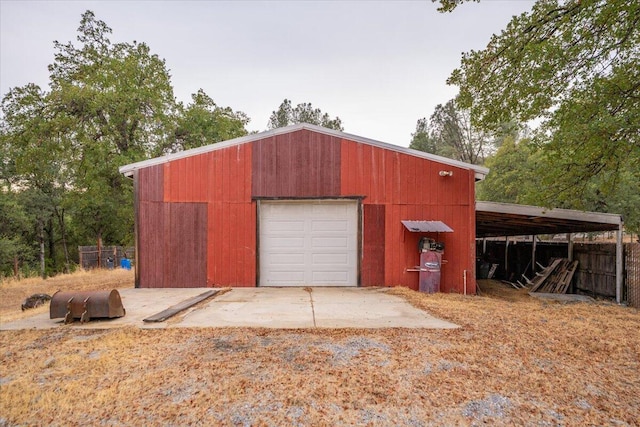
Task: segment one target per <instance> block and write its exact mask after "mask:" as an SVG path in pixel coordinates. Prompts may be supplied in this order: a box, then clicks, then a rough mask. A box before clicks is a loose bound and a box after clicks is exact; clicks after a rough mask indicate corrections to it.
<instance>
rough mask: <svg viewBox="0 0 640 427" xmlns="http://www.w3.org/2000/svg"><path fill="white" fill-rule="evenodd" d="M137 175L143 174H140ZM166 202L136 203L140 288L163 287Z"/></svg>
mask: <svg viewBox="0 0 640 427" xmlns="http://www.w3.org/2000/svg"><path fill="white" fill-rule="evenodd" d="M139 176H143V175H142V174H140V175H139ZM165 207H166V204H165V203H162V202H146V201H141V202H139V205H138V218H137V221H138V265H137V266H136V268H137V269H138V272H139V279H140V283H139V286H140V287H141V288H162V287H164V268H163V262H165V261H164V260H165V246H164V228H165V227H164V218H165Z"/></svg>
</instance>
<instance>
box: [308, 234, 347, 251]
mask: <svg viewBox="0 0 640 427" xmlns="http://www.w3.org/2000/svg"><path fill="white" fill-rule="evenodd" d="M348 247H349V242H348V238H347V237H346V236H345V237H313V238H312V239H311V248H312V249H314V248H318V249H333V250H336V251H339V250H345V249H347V248H348Z"/></svg>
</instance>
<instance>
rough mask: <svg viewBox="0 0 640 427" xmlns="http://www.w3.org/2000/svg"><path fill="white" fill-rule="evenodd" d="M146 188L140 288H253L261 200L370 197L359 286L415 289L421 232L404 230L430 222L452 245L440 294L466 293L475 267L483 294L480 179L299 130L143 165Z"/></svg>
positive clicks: (142, 199)
mask: <svg viewBox="0 0 640 427" xmlns="http://www.w3.org/2000/svg"><path fill="white" fill-rule="evenodd" d="M441 170H445V171H453V176H450V177H441V176H439V171H441ZM138 179H139V182H138V184H139V200H138V204H139V213H138V222H139V247H140V253H139V258H140V259H139V265H140V268H141V274H140V283H141V286H142V287H149V286H156V287H161V286H178V285H179V286H203V284H202V283H204V284H206V285H207V286H255V284H256V256H257V253H256V202H255V201H254V200H253V198H260V197H281V198H305V197H309V198H313V197H347V196H363V199H362V200H363V201H362V203H363V210H362V218H363V223H362V230H361V231H362V251H363V252H362V254H361V264H360V266H361V270H360V280H361V284H362V285H363V286H371V285H381V284H384V285H388V286H395V285H404V286H409V287H411V288H413V289H417V287H418V273H415V272H407V271H406V269H407V268H411V267H414V266H416V265H417V264H418V259H419V257H418V252H417V243H418V239H419V238H420V237H421V236H422V235H421V234H418V233H411V232H408V231H407V230H406V229H405V228H404V226H403V225H402V224H401V222H400V221H401V220H403V219H426V220H429V219H433V220H441V221H444V222H445V223H446V224H447V225H449V226H450V227H451V228H453V230H454V232H453V233H441V234H440V235H433V236H431V237H433V238H437V239H438V240H441V241H444V243H445V255H444V259H445V260H447V263H446V264H444V265H443V268H442V286H441V289H442V291H444V292H462V291H463V277H464V276H463V274H464V271H465V270H467V292H469V293H473V292H475V279H474V271H475V259H474V254H475V245H474V244H475V215H474V208H475V205H474V203H475V201H474V200H475V199H474V197H475V194H474V186H475V184H474V172H473V171H469V170H466V169H461V168H457V167H452V166H448V165H444V164H441V163H438V162H436V161H432V160H427V159H421V158H417V157H415V156H411V155H408V154H404V153H399V152H396V151H392V150H386V149H383V148H379V147H375V146H371V145H367V144H363V143H357V142H354V141H350V140H347V139H339V138H336V137H332V136H328V135H324V134H320V133H315V132H312V131H309V130H301V131H296V132H292V133H289V134H283V135H277V136H274V137H270V138H265V139H262V140H258V141H254V142H251V143H246V144H242V145H239V146H234V147H228V148H224V149H220V150H216V151H211V152H208V153H203V154H200V155H195V156H191V157H187V158H183V159H176V160H173V161H170V162H168V163H165V164H163V165H157V166H152V167H149V168H144V169H141V170H140V171H139V174H138ZM185 237H186V238H185ZM185 268H186V269H187V271H186V273H185ZM203 275H204V277H205V278H204V279H203ZM183 278H188V280H182V279H183ZM203 281H204V282H203Z"/></svg>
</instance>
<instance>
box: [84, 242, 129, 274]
mask: <svg viewBox="0 0 640 427" xmlns="http://www.w3.org/2000/svg"><path fill="white" fill-rule="evenodd" d="M134 254H135V249H134V248H133V247H123V246H102V247H101V248H100V251H98V247H97V246H78V258H79V263H80V266H82V268H84V269H86V270H90V269H93V268H117V267H120V266H121V263H122V260H123V259H127V260H129V262H128V263H127V262H125V265H126V264H128V265H129V266H131V265H132V264H133V258H134Z"/></svg>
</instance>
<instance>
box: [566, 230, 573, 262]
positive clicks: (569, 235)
mask: <svg viewBox="0 0 640 427" xmlns="http://www.w3.org/2000/svg"><path fill="white" fill-rule="evenodd" d="M567 258H568V259H569V261H573V234H572V233H567Z"/></svg>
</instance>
